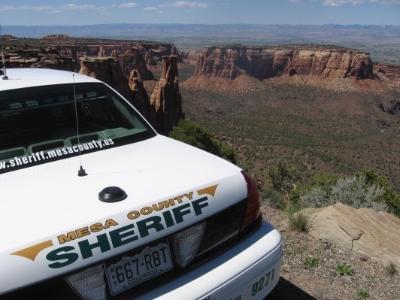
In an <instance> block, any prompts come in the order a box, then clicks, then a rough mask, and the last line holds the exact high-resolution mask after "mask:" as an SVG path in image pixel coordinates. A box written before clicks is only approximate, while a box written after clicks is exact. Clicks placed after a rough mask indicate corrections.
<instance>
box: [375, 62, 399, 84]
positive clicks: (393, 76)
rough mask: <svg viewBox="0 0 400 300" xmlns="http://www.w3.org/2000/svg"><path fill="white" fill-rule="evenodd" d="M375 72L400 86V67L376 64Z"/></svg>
mask: <svg viewBox="0 0 400 300" xmlns="http://www.w3.org/2000/svg"><path fill="white" fill-rule="evenodd" d="M374 71H375V72H376V73H377V74H378V76H382V77H384V78H385V79H387V80H390V81H393V82H395V83H398V84H400V66H395V65H389V64H374Z"/></svg>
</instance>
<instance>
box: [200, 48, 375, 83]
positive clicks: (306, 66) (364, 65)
mask: <svg viewBox="0 0 400 300" xmlns="http://www.w3.org/2000/svg"><path fill="white" fill-rule="evenodd" d="M284 74H287V75H289V76H293V75H296V74H297V75H303V76H308V75H311V76H318V77H321V78H348V77H351V78H355V79H372V78H374V75H373V65H372V61H371V58H370V56H369V54H368V53H364V52H359V51H355V50H349V49H342V48H332V49H329V48H318V47H316V48H312V47H303V48H297V47H292V48H291V47H289V46H288V47H280V48H270V47H266V48H262V47H210V48H208V49H206V50H204V51H203V52H202V54H201V55H199V58H198V61H197V65H196V71H195V76H203V75H204V76H213V77H221V78H227V79H235V78H236V77H238V76H240V75H250V76H253V77H256V78H258V79H266V78H271V77H274V76H280V75H284Z"/></svg>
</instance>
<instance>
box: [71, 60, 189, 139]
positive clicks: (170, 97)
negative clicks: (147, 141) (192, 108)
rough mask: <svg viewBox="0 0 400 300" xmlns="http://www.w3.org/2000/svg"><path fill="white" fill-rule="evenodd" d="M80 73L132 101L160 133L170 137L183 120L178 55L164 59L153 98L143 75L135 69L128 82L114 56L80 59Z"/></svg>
mask: <svg viewBox="0 0 400 300" xmlns="http://www.w3.org/2000/svg"><path fill="white" fill-rule="evenodd" d="M80 66H81V69H80V71H79V73H81V74H85V75H88V76H91V77H94V78H97V79H99V80H101V81H104V82H106V83H107V84H109V85H110V86H112V87H113V88H115V89H116V90H117V91H118V92H120V93H121V94H122V95H123V96H124V97H125V98H126V99H128V101H130V102H131V103H132V104H133V105H134V106H135V107H136V108H137V109H138V110H139V111H140V112H141V113H142V114H143V115H144V116H145V117H146V118H147V119H148V120H149V121H150V123H152V124H153V126H154V127H155V128H156V129H157V130H158V131H159V132H161V133H164V134H168V133H169V131H170V130H171V129H172V127H173V126H175V125H177V124H178V121H179V120H180V119H181V118H182V117H183V113H182V101H181V94H180V92H179V81H178V67H177V58H176V56H166V57H164V58H163V71H162V75H161V79H160V81H158V82H157V83H156V84H155V86H154V90H153V93H152V95H151V98H150V99H149V96H148V94H147V92H146V89H145V88H144V83H143V79H142V76H141V72H140V71H139V70H137V69H133V70H132V71H131V73H130V76H129V80H128V79H127V78H126V77H125V76H124V74H123V71H122V69H121V66H120V63H119V62H118V60H117V59H116V58H114V57H85V58H81V59H80Z"/></svg>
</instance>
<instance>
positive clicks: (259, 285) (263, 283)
mask: <svg viewBox="0 0 400 300" xmlns="http://www.w3.org/2000/svg"><path fill="white" fill-rule="evenodd" d="M274 275H275V270H274V269H272V270H271V271H269V272H268V273H267V274H265V275H264V276H262V277H260V278H259V279H258V280H257V281H256V282H254V283H253V286H252V288H251V296H255V295H257V294H258V293H259V292H261V291H262V289H263V288H265V287H267V286H268V284H269V283H270V282H272V281H273V280H274Z"/></svg>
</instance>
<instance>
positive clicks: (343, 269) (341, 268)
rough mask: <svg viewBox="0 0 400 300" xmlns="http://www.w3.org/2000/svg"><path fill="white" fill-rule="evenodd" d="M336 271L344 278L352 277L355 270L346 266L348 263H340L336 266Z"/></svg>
mask: <svg viewBox="0 0 400 300" xmlns="http://www.w3.org/2000/svg"><path fill="white" fill-rule="evenodd" d="M336 271H337V272H338V273H339V275H341V276H344V275H348V276H351V275H353V274H354V270H353V268H352V267H351V266H350V265H348V264H346V263H340V264H338V265H337V266H336Z"/></svg>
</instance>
